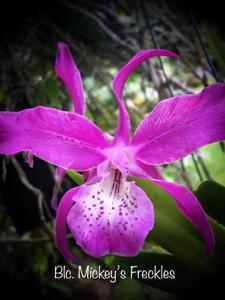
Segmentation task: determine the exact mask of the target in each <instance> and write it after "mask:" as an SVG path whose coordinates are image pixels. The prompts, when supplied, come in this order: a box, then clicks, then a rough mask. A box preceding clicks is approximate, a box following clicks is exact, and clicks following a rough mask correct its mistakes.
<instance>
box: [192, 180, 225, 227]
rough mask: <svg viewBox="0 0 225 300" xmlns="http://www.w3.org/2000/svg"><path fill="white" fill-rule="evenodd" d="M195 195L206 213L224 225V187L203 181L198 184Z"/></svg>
mask: <svg viewBox="0 0 225 300" xmlns="http://www.w3.org/2000/svg"><path fill="white" fill-rule="evenodd" d="M195 195H196V196H197V198H198V199H199V201H200V202H201V204H202V206H203V208H204V209H205V211H206V213H207V214H208V215H209V216H211V217H212V218H214V219H215V220H216V221H218V222H219V223H221V224H223V225H225V187H224V186H222V185H220V184H218V183H216V182H214V181H205V182H203V183H202V184H200V186H199V187H198V189H197V191H196V192H195Z"/></svg>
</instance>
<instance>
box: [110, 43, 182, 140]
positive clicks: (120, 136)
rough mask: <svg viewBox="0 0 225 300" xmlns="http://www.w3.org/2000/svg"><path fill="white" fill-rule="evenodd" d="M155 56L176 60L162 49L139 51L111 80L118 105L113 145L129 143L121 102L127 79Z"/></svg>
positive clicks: (125, 112) (127, 120)
mask: <svg viewBox="0 0 225 300" xmlns="http://www.w3.org/2000/svg"><path fill="white" fill-rule="evenodd" d="M155 56H169V57H173V58H177V55H176V54H174V53H172V52H170V51H167V50H162V49H155V50H143V51H140V52H138V53H137V54H136V55H135V56H133V57H132V58H131V59H130V61H129V62H128V63H127V64H126V65H125V66H123V67H122V68H121V69H120V70H119V72H118V73H117V75H116V76H115V78H114V80H113V83H112V88H113V91H114V94H115V96H116V100H117V102H118V105H119V120H118V125H117V130H116V135H115V139H114V144H115V143H121V142H122V143H125V144H127V143H128V142H129V134H130V119H129V115H128V112H127V110H126V107H125V104H124V100H123V89H124V85H125V83H126V81H127V79H128V77H129V76H130V75H131V74H132V73H133V72H134V70H135V69H136V68H137V66H138V65H140V64H141V63H142V62H143V61H145V60H147V59H149V58H152V57H155Z"/></svg>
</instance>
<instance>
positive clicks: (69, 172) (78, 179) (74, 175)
mask: <svg viewBox="0 0 225 300" xmlns="http://www.w3.org/2000/svg"><path fill="white" fill-rule="evenodd" d="M66 174H67V175H68V176H69V177H70V178H71V179H72V180H73V181H75V182H76V183H77V184H78V185H81V184H83V183H84V178H83V176H82V175H81V174H79V173H78V172H76V171H72V170H67V171H66Z"/></svg>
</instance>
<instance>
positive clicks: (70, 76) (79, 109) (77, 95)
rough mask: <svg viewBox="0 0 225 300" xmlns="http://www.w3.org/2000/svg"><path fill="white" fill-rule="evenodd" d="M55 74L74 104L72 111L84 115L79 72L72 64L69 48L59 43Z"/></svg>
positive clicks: (82, 92)
mask: <svg viewBox="0 0 225 300" xmlns="http://www.w3.org/2000/svg"><path fill="white" fill-rule="evenodd" d="M55 71H56V74H57V75H58V76H59V77H60V78H61V79H62V80H63V81H64V83H65V85H66V87H67V88H68V90H69V92H70V94H71V96H72V98H73V102H74V111H75V112H76V113H78V114H81V115H82V114H84V113H85V108H86V107H85V106H86V104H85V97H84V89H83V84H82V80H81V76H80V72H79V70H78V69H77V66H76V64H75V63H74V60H73V57H72V54H71V52H70V49H69V47H68V46H67V45H66V44H64V43H62V42H60V43H58V51H57V55H56V61H55Z"/></svg>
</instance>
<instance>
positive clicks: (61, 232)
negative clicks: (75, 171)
mask: <svg viewBox="0 0 225 300" xmlns="http://www.w3.org/2000/svg"><path fill="white" fill-rule="evenodd" d="M77 191H78V188H77V187H76V188H73V189H70V190H69V191H68V192H67V193H66V194H65V195H64V196H63V198H62V200H61V201H60V204H59V206H58V209H57V214H56V244H57V247H58V249H59V251H60V252H61V253H62V255H63V256H64V257H65V258H66V259H68V260H71V261H73V262H75V263H79V261H78V259H77V258H76V257H75V256H74V255H73V254H72V253H71V251H70V249H69V247H68V241H67V227H66V226H67V215H68V213H69V211H70V210H71V207H72V206H73V204H74V202H73V196H74V195H75V194H76V193H77Z"/></svg>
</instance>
